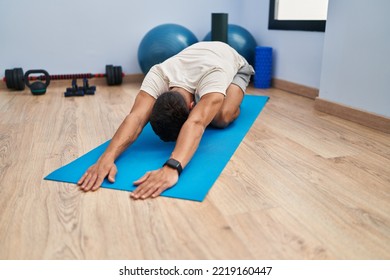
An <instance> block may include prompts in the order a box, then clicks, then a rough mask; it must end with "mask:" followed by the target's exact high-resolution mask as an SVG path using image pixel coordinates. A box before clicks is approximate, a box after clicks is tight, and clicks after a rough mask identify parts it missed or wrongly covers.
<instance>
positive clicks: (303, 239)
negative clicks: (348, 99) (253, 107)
mask: <svg viewBox="0 0 390 280" xmlns="http://www.w3.org/2000/svg"><path fill="white" fill-rule="evenodd" d="M90 83H91V84H94V82H93V81H91V82H90ZM69 85H70V82H66V83H60V82H58V83H54V82H53V83H52V84H51V85H50V87H49V90H48V92H47V93H46V95H44V96H38V97H36V96H32V95H31V94H30V93H29V92H28V91H27V90H26V91H24V92H10V91H8V90H6V89H4V88H2V89H0V259H389V258H390V135H389V134H384V133H380V132H377V131H375V130H372V129H369V128H365V127H363V126H359V125H357V124H354V123H351V122H348V121H344V120H341V119H338V118H336V117H332V116H330V115H326V114H323V113H319V112H317V111H315V110H314V108H313V103H314V101H313V100H310V99H307V98H304V97H300V96H296V95H293V94H289V93H286V92H283V91H280V90H276V89H270V90H265V91H261V90H255V89H253V88H250V89H249V90H248V92H250V93H252V94H263V95H264V94H265V95H269V96H270V101H269V102H268V104H267V105H266V107H265V108H264V110H263V111H262V113H261V114H260V116H259V118H258V119H257V120H256V122H255V123H254V125H253V127H252V128H251V130H250V131H249V133H248V134H247V136H246V138H245V139H244V140H243V142H242V143H241V145H240V147H239V148H238V150H237V151H236V153H235V154H234V155H233V157H232V158H231V161H230V162H229V164H228V165H227V167H226V168H225V170H224V171H223V172H222V174H221V176H220V177H219V179H218V180H217V182H216V183H215V185H214V186H213V188H212V189H211V191H210V192H209V194H208V196H207V197H206V199H205V201H204V202H202V203H199V202H191V201H184V200H178V199H171V198H157V199H154V200H146V201H133V200H131V199H129V193H127V192H121V191H114V190H107V189H100V190H99V191H97V192H95V193H87V194H85V193H83V192H81V191H79V190H78V189H77V188H76V187H75V186H74V185H71V184H65V183H58V182H51V181H44V180H43V177H44V176H45V175H47V174H48V173H50V172H51V171H53V170H54V169H57V168H59V167H60V166H62V165H64V164H66V163H68V162H70V161H72V160H74V159H76V158H77V157H79V156H81V155H82V154H84V153H86V152H88V151H89V150H91V149H93V148H95V147H96V146H97V145H99V144H101V143H103V142H104V141H106V140H108V139H109V138H111V137H112V135H113V133H114V132H115V130H116V128H117V127H118V125H119V124H120V123H121V121H122V119H123V118H124V117H125V115H126V114H127V113H128V111H129V109H130V107H131V105H132V102H133V100H134V96H135V94H136V93H137V90H138V87H139V84H124V85H122V86H120V87H107V86H104V85H101V86H100V85H99V86H98V90H97V93H96V95H95V96H86V97H78V98H64V97H63V91H64V90H65V87H66V86H69Z"/></svg>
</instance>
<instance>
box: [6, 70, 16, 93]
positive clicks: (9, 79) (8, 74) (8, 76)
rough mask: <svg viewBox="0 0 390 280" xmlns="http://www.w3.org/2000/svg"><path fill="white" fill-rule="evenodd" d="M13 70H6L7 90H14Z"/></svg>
mask: <svg viewBox="0 0 390 280" xmlns="http://www.w3.org/2000/svg"><path fill="white" fill-rule="evenodd" d="M12 80H13V78H12V70H11V69H6V70H5V82H6V84H7V88H9V89H13V88H14V87H13V84H12Z"/></svg>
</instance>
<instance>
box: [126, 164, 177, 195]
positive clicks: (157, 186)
mask: <svg viewBox="0 0 390 280" xmlns="http://www.w3.org/2000/svg"><path fill="white" fill-rule="evenodd" d="M178 180H179V174H178V173H177V170H175V169H173V168H170V167H167V166H164V167H162V168H160V169H158V170H154V171H149V172H146V173H145V175H144V176H142V177H141V178H140V179H138V180H137V181H135V182H134V183H133V184H134V185H136V186H137V189H136V190H135V191H134V192H132V193H131V195H130V197H131V198H133V199H146V198H149V197H151V198H155V197H157V196H159V195H160V194H161V193H162V192H163V191H165V190H166V189H169V188H171V187H173V186H174V185H175V184H176V183H177V181H178Z"/></svg>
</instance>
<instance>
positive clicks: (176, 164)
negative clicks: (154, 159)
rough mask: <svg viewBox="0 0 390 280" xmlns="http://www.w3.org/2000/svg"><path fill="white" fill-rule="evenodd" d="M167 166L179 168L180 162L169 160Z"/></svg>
mask: <svg viewBox="0 0 390 280" xmlns="http://www.w3.org/2000/svg"><path fill="white" fill-rule="evenodd" d="M168 164H169V165H170V166H172V167H174V168H178V167H179V166H180V162H178V161H176V160H174V159H170V160H169V162H168Z"/></svg>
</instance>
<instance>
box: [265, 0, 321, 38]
mask: <svg viewBox="0 0 390 280" xmlns="http://www.w3.org/2000/svg"><path fill="white" fill-rule="evenodd" d="M327 13H328V0H270V6H269V21H268V29H280V30H304V31H321V32H324V31H325V25H326V16H327Z"/></svg>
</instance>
